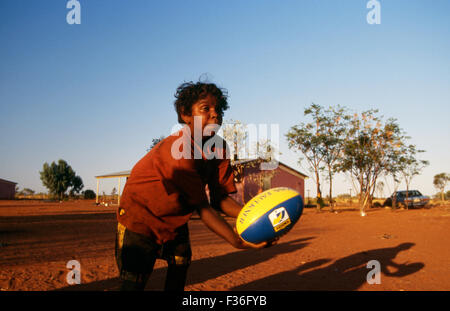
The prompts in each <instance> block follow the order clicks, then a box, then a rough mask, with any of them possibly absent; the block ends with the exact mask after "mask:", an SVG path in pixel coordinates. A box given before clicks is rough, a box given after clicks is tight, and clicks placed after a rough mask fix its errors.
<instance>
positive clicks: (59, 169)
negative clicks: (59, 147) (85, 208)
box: [39, 159, 83, 200]
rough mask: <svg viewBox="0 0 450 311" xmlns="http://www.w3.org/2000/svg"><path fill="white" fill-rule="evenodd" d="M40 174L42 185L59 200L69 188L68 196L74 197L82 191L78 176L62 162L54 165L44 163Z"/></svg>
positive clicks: (81, 182) (53, 163) (81, 183)
mask: <svg viewBox="0 0 450 311" xmlns="http://www.w3.org/2000/svg"><path fill="white" fill-rule="evenodd" d="M39 173H40V177H41V181H42V184H43V185H44V186H45V187H46V188H47V189H48V190H49V193H50V194H51V195H53V196H55V197H57V198H58V199H59V200H61V199H63V198H64V196H65V193H66V191H67V190H68V189H69V188H71V190H70V194H71V195H74V194H76V193H79V192H80V191H81V189H83V181H82V180H81V177H80V176H77V175H76V174H75V171H74V170H73V169H72V167H71V166H70V165H68V164H67V162H66V161H64V160H61V159H60V160H59V161H58V163H57V164H56V163H55V162H52V163H51V164H50V165H49V164H48V163H44V166H43V169H42V171H41V172H39Z"/></svg>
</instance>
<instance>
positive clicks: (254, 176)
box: [231, 160, 308, 205]
mask: <svg viewBox="0 0 450 311" xmlns="http://www.w3.org/2000/svg"><path fill="white" fill-rule="evenodd" d="M261 164H262V162H261V161H260V160H241V161H238V162H236V164H235V165H234V172H235V181H236V188H237V190H238V192H237V193H235V194H232V195H231V197H232V198H233V199H235V200H236V201H237V202H239V203H240V204H242V205H243V204H245V203H247V202H248V201H249V200H250V199H251V198H253V197H254V196H255V195H257V194H258V193H260V192H262V191H265V190H268V189H271V188H276V187H289V188H292V189H294V190H296V191H297V192H298V193H300V195H301V196H302V197H303V198H304V197H305V178H308V176H306V175H305V174H303V173H301V172H299V171H297V170H295V169H293V168H291V167H289V166H288V165H286V164H284V163H282V162H274V165H273V169H272V170H262V169H261ZM266 164H267V163H266Z"/></svg>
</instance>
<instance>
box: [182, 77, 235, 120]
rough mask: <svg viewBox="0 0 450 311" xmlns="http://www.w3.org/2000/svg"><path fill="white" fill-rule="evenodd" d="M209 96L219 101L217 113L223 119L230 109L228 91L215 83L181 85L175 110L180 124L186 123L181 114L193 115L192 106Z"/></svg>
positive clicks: (186, 83)
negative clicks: (224, 113) (225, 112)
mask: <svg viewBox="0 0 450 311" xmlns="http://www.w3.org/2000/svg"><path fill="white" fill-rule="evenodd" d="M207 95H212V96H214V97H215V98H216V100H217V107H216V111H217V113H218V114H219V115H220V116H221V117H223V112H224V111H225V110H227V109H228V108H229V106H228V102H227V98H228V91H227V90H226V89H222V88H219V87H217V85H215V84H214V83H204V82H197V83H193V82H192V81H191V82H185V83H183V84H181V85H180V86H179V87H178V88H177V91H176V93H175V98H176V100H175V103H174V106H175V110H176V111H177V114H178V122H179V123H184V121H183V119H182V118H181V113H184V114H185V115H191V113H192V105H193V104H194V103H195V102H197V101H198V100H199V99H202V98H205V97H206V96H207Z"/></svg>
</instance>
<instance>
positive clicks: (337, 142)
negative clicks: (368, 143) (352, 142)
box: [321, 106, 349, 211]
mask: <svg viewBox="0 0 450 311" xmlns="http://www.w3.org/2000/svg"><path fill="white" fill-rule="evenodd" d="M345 111H346V108H344V107H340V106H338V107H329V108H328V109H326V110H324V111H323V114H322V117H321V121H322V127H323V130H324V133H323V134H322V143H323V145H324V148H323V149H321V150H322V151H323V152H324V155H323V162H324V163H325V169H326V170H327V173H328V180H329V182H330V192H329V199H330V208H331V211H333V209H334V201H333V176H334V175H335V173H337V172H338V171H339V165H338V163H339V161H340V159H341V158H342V154H343V151H344V149H343V146H344V144H343V142H344V140H345V135H346V123H347V121H348V120H349V117H348V116H347V115H346V114H345Z"/></svg>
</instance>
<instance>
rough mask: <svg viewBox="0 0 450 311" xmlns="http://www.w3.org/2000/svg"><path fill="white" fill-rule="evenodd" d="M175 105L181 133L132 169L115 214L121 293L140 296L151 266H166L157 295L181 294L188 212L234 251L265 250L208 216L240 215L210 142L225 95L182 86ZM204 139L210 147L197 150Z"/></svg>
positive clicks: (228, 175)
mask: <svg viewBox="0 0 450 311" xmlns="http://www.w3.org/2000/svg"><path fill="white" fill-rule="evenodd" d="M175 97H176V100H175V103H174V104H175V109H176V111H177V114H178V122H180V123H181V124H184V127H183V128H182V129H181V130H180V131H179V132H178V133H175V134H174V135H171V136H169V137H167V138H165V139H164V140H162V141H161V142H159V143H158V144H157V145H156V146H155V147H153V148H152V150H150V152H148V153H147V154H146V155H145V156H144V157H143V158H142V159H141V160H139V162H138V163H137V164H136V165H135V166H134V167H133V169H132V171H131V174H130V177H129V178H128V180H127V183H126V185H125V188H124V191H123V194H122V198H121V203H120V206H119V208H118V211H117V220H118V230H117V236H116V261H117V265H118V268H119V271H120V276H119V279H120V281H121V290H144V288H145V285H146V283H147V280H148V278H149V276H150V274H151V272H152V271H153V266H154V263H155V261H156V259H157V258H159V259H165V260H167V263H168V269H167V276H166V282H165V290H184V286H185V283H186V275H187V270H188V267H189V264H190V261H191V247H190V242H189V232H188V225H187V222H188V220H189V218H190V217H191V215H192V213H193V212H194V211H197V213H198V214H199V216H200V218H201V220H202V221H203V222H204V223H205V224H206V226H207V227H208V228H209V229H210V230H211V231H213V232H214V233H216V234H217V235H219V236H221V237H222V238H223V239H225V240H226V241H227V242H228V243H230V244H231V245H233V246H234V247H235V248H238V249H245V248H261V247H264V246H267V243H265V242H263V243H261V244H258V245H254V244H249V243H247V242H245V241H243V240H242V239H241V238H240V237H239V236H238V235H237V234H236V232H235V231H234V230H233V228H232V227H231V226H230V225H229V224H228V223H227V222H226V221H225V220H224V219H223V218H222V217H221V216H220V215H219V214H218V213H217V212H216V211H215V210H221V211H222V212H223V213H225V214H226V215H228V216H231V217H235V218H236V217H237V216H238V214H239V212H240V210H241V206H240V205H239V204H238V203H236V202H235V201H234V200H233V199H232V198H230V197H229V196H228V194H230V193H234V192H236V187H235V185H234V180H233V172H232V168H231V166H230V161H229V159H228V158H227V156H226V155H227V151H226V144H225V143H224V142H223V140H219V138H218V136H215V134H216V131H217V130H218V128H219V126H220V125H221V124H222V119H223V113H224V111H225V110H226V109H228V103H227V94H226V92H224V91H223V90H221V89H219V88H218V87H217V86H216V85H215V84H212V83H201V82H198V83H196V84H194V83H192V82H190V83H183V84H181V85H180V86H179V87H178V88H177V91H176V94H175ZM209 139H214V142H216V143H215V144H213V146H211V144H209V145H210V148H205V147H204V146H207V145H208V140H209ZM217 142H222V143H223V145H222V144H220V143H217ZM220 146H223V148H221V147H220ZM206 186H207V187H208V192H209V199H208V197H207V195H206V192H205V187H206Z"/></svg>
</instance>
